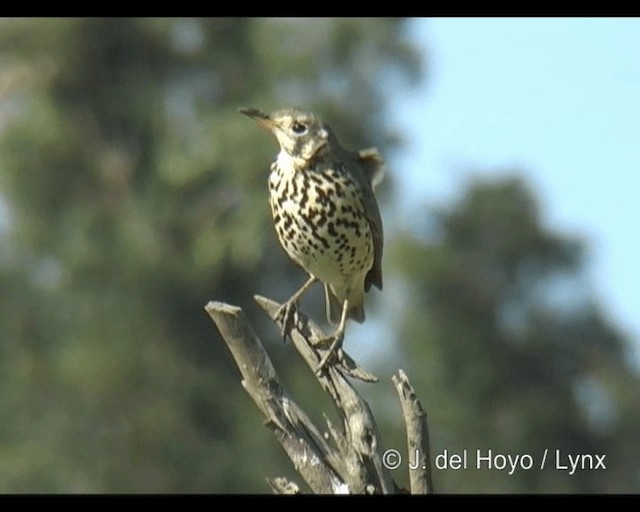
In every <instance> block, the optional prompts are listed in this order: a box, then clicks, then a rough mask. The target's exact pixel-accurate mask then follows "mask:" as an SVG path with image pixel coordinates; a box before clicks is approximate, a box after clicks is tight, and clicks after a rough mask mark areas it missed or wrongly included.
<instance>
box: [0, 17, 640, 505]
mask: <svg viewBox="0 0 640 512" xmlns="http://www.w3.org/2000/svg"><path fill="white" fill-rule="evenodd" d="M404 23H405V22H404V21H403V20H399V19H382V18H380V19H355V18H351V19H171V18H162V19H101V18H91V19H79V18H78V19H2V20H0V199H1V200H2V201H4V202H5V203H6V205H7V206H6V212H7V217H8V221H7V222H6V223H4V226H5V227H4V228H2V231H0V325H1V326H2V328H1V329H0V417H2V419H3V421H2V423H1V424H0V492H220V493H222V492H236V493H240V492H268V491H269V489H268V487H267V485H266V483H265V482H264V477H265V476H277V475H285V476H289V477H291V478H294V479H295V480H296V481H298V482H300V479H299V477H297V475H296V474H295V472H294V470H293V468H292V467H291V465H290V463H289V461H288V459H286V457H285V456H284V454H283V452H282V450H281V448H280V447H279V445H278V444H277V443H276V441H275V440H274V439H272V437H271V436H270V435H269V433H268V431H267V429H265V428H263V427H262V426H261V424H262V421H263V419H262V418H261V417H260V415H259V413H258V411H257V410H256V408H255V407H254V405H253V404H252V403H251V402H250V400H249V398H248V397H247V396H246V394H245V393H244V391H243V390H242V387H241V386H240V383H239V373H238V372H237V370H236V369H235V367H234V365H233V362H232V360H231V357H230V356H229V354H228V353H227V350H226V348H225V346H224V344H223V342H222V341H221V340H220V338H219V336H218V334H217V332H216V330H215V328H214V326H213V324H212V323H211V321H210V320H209V318H208V317H207V315H206V314H205V313H204V311H203V306H204V305H205V304H206V302H207V301H209V300H223V301H226V302H229V303H232V304H237V305H239V306H241V307H243V309H244V310H245V312H246V313H247V314H248V315H249V317H250V319H251V321H252V323H253V324H254V326H255V327H256V329H257V330H258V332H259V333H260V335H261V337H262V339H263V341H264V342H265V343H266V344H267V346H268V348H269V349H270V350H272V351H273V358H274V360H275V362H276V365H277V367H278V369H279V371H280V373H281V374H282V376H283V378H284V379H285V382H287V383H289V384H291V385H292V386H294V387H295V391H296V393H299V394H300V397H301V399H300V400H301V402H302V403H303V405H304V406H305V407H308V408H310V409H312V410H310V411H309V412H310V414H311V415H312V416H313V417H317V418H320V417H321V415H320V413H321V412H322V411H325V412H329V409H330V406H328V405H327V404H326V402H322V400H323V398H322V397H320V394H321V392H320V390H319V387H318V386H317V384H316V383H315V382H313V381H312V380H311V379H309V375H308V371H307V370H306V369H304V368H302V365H301V364H300V361H299V360H298V358H297V357H296V356H295V355H294V354H293V351H292V350H291V349H290V347H289V346H283V345H282V343H281V341H280V339H279V334H278V332H277V330H276V329H275V328H274V327H273V325H271V324H270V323H269V322H266V321H265V318H264V315H262V314H261V313H260V312H259V311H258V309H257V307H256V306H255V305H254V304H253V301H252V299H251V298H252V296H253V294H255V293H263V294H266V295H269V296H272V297H274V298H277V299H284V298H286V297H287V296H288V295H289V294H290V293H291V292H292V291H293V290H294V289H295V288H296V287H297V286H299V285H300V284H301V283H302V282H303V281H304V279H305V276H304V274H303V273H302V272H301V271H300V272H298V271H297V270H295V268H294V266H293V264H292V263H291V262H289V261H288V259H287V257H286V255H285V254H284V252H283V251H282V250H281V249H280V248H279V247H278V245H277V242H276V239H275V236H274V233H273V228H272V225H271V218H270V214H269V211H268V203H267V191H266V180H267V174H268V165H269V163H270V162H271V160H272V159H273V157H274V155H275V153H276V151H277V149H276V148H277V146H276V143H275V141H271V142H269V141H268V136H267V135H265V133H263V132H261V131H260V130H258V129H257V128H256V127H255V126H254V125H252V124H250V123H249V122H248V120H247V119H245V118H244V117H243V116H241V115H239V114H238V112H237V108H238V107H240V106H255V107H259V108H263V109H266V110H269V109H273V108H278V107H282V106H285V105H300V106H305V107H307V108H310V109H314V110H317V111H318V112H319V113H321V114H322V115H323V117H324V118H325V119H327V120H328V121H330V122H331V124H332V125H333V126H334V128H335V130H336V132H337V133H338V134H339V135H340V137H341V139H342V140H343V141H344V144H345V146H347V147H351V148H359V147H365V146H370V145H372V144H376V145H378V146H380V147H381V149H382V150H383V152H388V151H389V149H390V148H392V147H393V146H394V144H396V143H397V140H398V137H397V134H395V133H390V132H388V131H387V130H386V128H385V126H386V123H385V119H387V118H386V117H385V116H387V115H388V112H387V105H388V100H389V95H390V94H391V93H390V89H389V88H390V84H392V85H393V93H395V94H398V93H401V91H398V89H397V88H398V87H400V86H404V85H406V84H412V83H415V82H416V81H417V80H418V79H419V78H420V76H421V71H422V70H421V66H420V59H419V55H418V54H417V52H416V50H415V49H414V48H413V47H412V46H411V45H410V44H409V43H408V42H407V40H406V39H405V36H404V32H403V31H404ZM389 178H390V179H389V180H388V181H387V182H386V184H385V188H386V190H387V191H386V193H385V192H384V191H383V196H382V200H383V201H385V200H389V199H391V200H393V196H392V194H389V190H391V187H390V185H393V173H390V176H389ZM391 205H393V203H391ZM417 215H420V214H419V213H417ZM424 216H425V218H426V217H429V218H433V219H434V221H433V224H434V225H435V226H436V229H435V231H434V232H432V233H415V232H410V231H408V230H405V229H403V227H402V226H392V225H387V224H385V233H386V234H387V241H386V242H385V247H388V249H387V251H388V252H387V254H388V257H387V261H386V263H385V272H386V276H388V279H390V280H393V279H396V280H400V281H402V282H403V283H404V288H403V289H405V290H406V295H405V296H404V297H403V298H402V308H401V310H400V311H398V312H397V313H398V314H397V315H396V321H395V322H390V323H389V325H390V326H391V327H390V329H391V330H392V331H393V333H394V336H396V337H397V338H398V339H399V340H400V339H401V340H402V342H401V343H400V342H398V343H397V344H395V345H394V346H393V347H392V346H389V347H383V348H381V351H380V352H381V361H382V359H383V358H382V355H383V354H384V353H385V352H388V351H392V350H393V348H394V347H395V348H399V355H398V357H397V358H396V360H394V361H392V360H391V358H389V361H388V362H387V365H386V366H385V365H384V364H383V363H382V362H380V365H381V366H382V367H383V368H384V369H383V371H382V372H381V373H382V374H384V373H385V372H387V373H388V372H391V371H395V369H396V366H395V364H396V363H398V364H399V365H400V366H405V367H406V369H407V370H408V371H409V375H410V377H411V379H412V381H413V382H414V384H415V386H416V388H417V391H418V393H419V396H420V398H421V399H422V400H423V402H424V404H425V406H426V407H427V410H428V412H429V418H430V424H431V428H432V434H433V442H432V444H433V446H432V450H433V452H434V454H435V453H438V452H441V451H442V450H443V449H444V448H448V449H449V450H450V451H452V450H457V449H460V448H462V447H466V448H469V449H476V448H483V449H484V448H493V449H494V450H497V451H503V452H507V453H529V452H532V453H533V454H535V455H537V454H538V453H539V452H540V450H541V449H542V448H550V449H555V448H561V449H565V450H568V451H570V452H571V453H572V454H575V453H582V452H585V453H587V452H589V453H606V454H607V462H608V463H609V464H610V465H608V466H607V471H606V472H593V473H589V472H581V473H579V474H577V475H574V476H572V477H566V478H565V477H564V476H563V475H559V474H558V472H550V471H547V472H537V471H530V472H520V473H516V475H514V476H504V474H500V473H496V472H490V471H484V472H469V471H467V472H457V473H455V472H442V471H441V472H436V474H435V475H434V479H435V482H436V485H437V490H438V491H439V492H451V491H453V492H473V491H479V492H487V491H488V492H500V491H507V492H518V491H527V492H535V491H547V492H552V491H565V492H575V491H627V492H629V491H632V490H634V489H636V490H637V488H638V481H639V480H640V475H639V469H638V463H637V461H638V460H639V459H640V458H639V457H638V445H639V443H638V442H637V441H638V426H639V422H640V418H639V413H638V411H639V410H640V407H638V393H637V390H638V379H637V376H636V375H635V374H633V373H632V372H631V371H630V370H629V369H628V367H627V365H626V363H625V360H624V350H625V347H626V346H627V345H626V341H625V340H624V339H623V338H622V336H621V335H620V334H619V333H618V332H617V331H616V330H615V328H614V327H613V326H611V325H610V324H609V323H608V322H607V320H606V318H604V317H603V316H602V313H601V310H600V309H599V307H598V304H597V302H596V301H595V299H594V298H593V297H590V296H589V295H588V292H585V297H582V298H581V299H580V301H579V303H578V305H577V306H576V305H572V304H570V305H569V306H571V307H565V308H558V307H557V304H556V302H557V301H556V302H554V300H555V299H554V297H553V296H552V295H550V294H549V293H548V291H549V290H551V289H553V283H554V282H555V281H554V280H557V278H558V277H564V278H567V279H574V280H575V279H578V280H579V279H580V274H581V268H582V267H581V265H582V263H583V259H584V244H582V243H581V242H580V241H577V240H573V239H572V238H570V237H566V236H562V235H558V234H554V233H552V232H550V231H548V230H547V229H546V228H545V227H544V226H543V225H542V223H541V215H540V213H539V212H538V207H537V204H536V201H535V199H534V197H533V194H532V193H531V192H530V191H529V190H528V189H527V188H526V187H525V186H524V185H523V184H522V183H521V182H520V181H518V180H507V181H504V182H499V183H494V184H487V183H484V184H483V183H476V184H474V183H472V184H470V185H469V186H468V187H467V190H466V195H465V196H464V197H463V199H462V200H461V201H460V202H459V204H454V205H451V207H450V208H448V209H446V211H439V212H436V213H435V214H434V213H433V212H429V211H428V210H426V209H425V211H424ZM2 225H3V224H1V223H0V226H2ZM394 233H395V234H394ZM385 279H387V277H385ZM385 284H386V283H385ZM576 287H577V288H580V283H579V282H578V283H577V284H575V286H573V288H576ZM385 289H387V286H386V287H385ZM384 300H385V295H384V293H383V294H380V298H379V302H383V301H384ZM565 302H566V301H565ZM315 305H316V306H318V307H317V308H315V309H313V308H311V311H317V312H318V313H319V314H320V315H321V314H322V311H323V310H322V307H321V304H320V303H317V304H315ZM347 336H348V335H347ZM390 345H391V344H390ZM354 356H357V354H354ZM381 388H383V389H381ZM387 388H389V389H391V385H390V384H389V383H387V384H385V383H384V382H383V383H381V384H378V385H377V386H375V387H371V386H369V387H366V388H365V391H366V395H367V398H370V399H371V400H372V401H373V402H375V403H376V405H377V406H378V407H377V408H376V412H378V411H379V420H380V422H381V423H382V424H383V425H384V429H385V430H386V431H387V432H389V433H390V436H389V442H387V444H388V445H389V446H399V444H398V443H400V442H403V441H401V439H402V437H401V429H402V426H401V424H400V422H399V414H398V412H397V410H396V409H394V408H395V407H396V406H397V403H395V400H396V399H395V397H394V396H393V394H389V389H387ZM594 396H595V398H594ZM391 401H393V405H389V404H391V403H392V402H391ZM592 403H596V404H598V403H600V404H605V405H607V407H605V409H604V410H600V409H597V408H595V409H594V408H593V407H591V406H590V404H592ZM394 443H395V444H394ZM634 486H635V487H634Z"/></svg>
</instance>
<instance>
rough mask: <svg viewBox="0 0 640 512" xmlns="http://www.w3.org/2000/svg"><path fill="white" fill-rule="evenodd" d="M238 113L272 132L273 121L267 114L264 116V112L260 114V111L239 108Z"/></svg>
mask: <svg viewBox="0 0 640 512" xmlns="http://www.w3.org/2000/svg"><path fill="white" fill-rule="evenodd" d="M239 111H240V113H242V114H244V115H245V116H248V117H250V118H251V119H253V120H255V121H257V122H258V124H260V125H262V126H264V127H265V128H268V129H269V130H272V129H273V127H274V122H273V119H271V117H269V114H265V113H264V112H262V110H258V109H257V108H241V109H239Z"/></svg>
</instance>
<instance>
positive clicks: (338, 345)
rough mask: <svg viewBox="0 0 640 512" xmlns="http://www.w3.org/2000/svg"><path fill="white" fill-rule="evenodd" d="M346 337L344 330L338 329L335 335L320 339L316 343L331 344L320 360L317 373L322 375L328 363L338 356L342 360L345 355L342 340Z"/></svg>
mask: <svg viewBox="0 0 640 512" xmlns="http://www.w3.org/2000/svg"><path fill="white" fill-rule="evenodd" d="M343 339H344V332H341V331H338V332H336V333H335V334H334V335H333V336H330V337H328V338H325V339H324V340H320V341H319V342H318V343H316V345H329V349H328V350H327V352H326V353H325V355H324V356H323V358H322V359H321V360H320V363H319V364H318V368H317V369H316V375H320V374H321V373H322V372H323V370H324V367H325V366H326V365H327V363H328V362H329V361H330V360H332V359H334V358H336V359H337V361H340V360H341V359H342V357H343V353H342V340H343Z"/></svg>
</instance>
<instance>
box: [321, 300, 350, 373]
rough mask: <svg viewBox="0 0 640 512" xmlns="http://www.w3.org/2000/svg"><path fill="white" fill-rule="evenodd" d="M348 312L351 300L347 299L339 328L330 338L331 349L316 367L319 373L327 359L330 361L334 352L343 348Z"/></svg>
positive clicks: (343, 304) (343, 305)
mask: <svg viewBox="0 0 640 512" xmlns="http://www.w3.org/2000/svg"><path fill="white" fill-rule="evenodd" d="M348 312H349V301H348V300H347V299H345V301H344V302H343V303H342V316H341V317H340V324H339V325H338V328H337V329H336V332H335V333H334V335H333V336H331V337H330V338H329V341H331V346H330V347H329V350H327V353H326V354H325V355H324V357H323V358H322V360H321V361H320V364H319V365H318V368H317V369H316V374H318V375H320V373H322V369H323V368H324V367H325V365H326V364H327V361H329V359H330V358H331V357H332V356H333V354H334V353H335V352H336V351H337V350H340V349H341V348H342V340H343V339H344V329H345V326H346V325H347V313H348Z"/></svg>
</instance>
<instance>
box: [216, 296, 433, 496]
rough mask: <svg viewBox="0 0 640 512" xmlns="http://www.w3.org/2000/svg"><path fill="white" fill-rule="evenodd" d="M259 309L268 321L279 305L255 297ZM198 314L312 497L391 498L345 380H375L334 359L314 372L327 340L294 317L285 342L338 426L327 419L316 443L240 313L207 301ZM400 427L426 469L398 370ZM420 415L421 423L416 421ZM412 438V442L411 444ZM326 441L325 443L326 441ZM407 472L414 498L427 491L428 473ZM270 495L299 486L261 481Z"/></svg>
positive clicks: (373, 439)
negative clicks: (211, 326)
mask: <svg viewBox="0 0 640 512" xmlns="http://www.w3.org/2000/svg"><path fill="white" fill-rule="evenodd" d="M255 298H256V301H257V302H258V304H259V305H260V307H261V308H262V309H263V310H264V311H265V312H266V313H267V314H268V315H269V316H270V317H271V318H272V320H274V321H275V313H276V311H277V310H278V308H279V307H280V304H278V303H277V302H274V301H272V300H270V299H268V298H266V297H261V296H256V297H255ZM205 310H206V311H207V313H208V314H209V315H210V316H211V318H212V319H213V321H214V322H215V324H216V326H217V327H218V330H219V331H220V333H221V335H222V337H223V339H224V341H225V342H226V344H227V346H228V347H229V350H230V351H231V354H232V356H233V358H234V359H235V361H236V364H237V366H238V368H239V369H240V372H241V374H242V385H243V387H244V388H245V390H246V391H247V393H248V394H249V395H250V396H251V398H252V399H253V400H254V402H255V403H256V405H257V406H258V407H259V409H260V410H261V411H262V413H263V414H264V415H265V417H266V418H267V426H268V428H270V430H271V431H272V432H273V433H274V435H275V436H276V438H277V439H278V441H279V442H280V443H281V444H282V446H283V448H284V449H285V451H286V453H287V455H288V456H289V458H290V459H291V461H292V462H293V464H294V467H295V468H296V470H297V471H298V473H300V475H301V476H302V478H303V479H304V480H305V481H306V482H307V484H308V485H309V487H310V488H311V490H312V492H314V493H319V494H329V493H330V494H347V493H349V494H373V493H383V494H390V493H394V492H396V490H397V486H396V485H395V483H394V482H393V480H392V478H391V475H390V472H389V470H388V469H387V468H386V467H385V466H384V464H383V447H382V442H381V436H380V432H379V430H378V427H377V425H376V422H375V419H374V417H373V414H372V413H371V410H370V408H369V405H368V404H367V403H366V402H365V401H364V400H363V399H362V397H361V396H360V395H359V394H358V393H357V392H356V391H355V389H354V388H353V386H352V385H351V384H350V382H349V381H348V380H347V377H351V378H356V379H360V380H363V381H366V382H376V381H377V378H376V377H375V376H373V375H371V374H370V373H368V372H366V371H365V370H363V369H362V368H360V367H358V365H357V364H356V363H355V362H354V361H353V359H352V358H350V357H349V356H348V355H347V354H346V353H344V352H341V354H340V358H339V360H338V361H336V362H335V364H333V365H331V364H330V365H328V367H327V368H326V369H325V371H323V372H322V373H321V374H319V375H317V374H316V373H315V370H316V368H317V366H318V363H319V362H320V360H321V359H322V357H323V356H324V353H325V351H326V348H322V347H321V346H319V345H317V342H318V341H319V340H322V339H324V338H326V335H325V334H324V333H323V332H322V331H321V330H320V328H319V327H318V326H317V325H316V324H315V323H314V322H312V321H310V320H309V319H308V318H307V316H306V315H304V314H303V313H302V312H300V311H296V314H295V325H294V328H293V329H292V332H291V339H292V341H293V345H294V346H295V348H296V350H297V351H298V353H299V354H300V355H301V356H302V359H303V360H304V361H305V363H306V364H307V365H308V366H309V367H310V368H311V370H312V374H313V375H314V376H315V378H316V379H317V380H318V382H319V383H320V385H321V386H322V388H323V389H324V390H325V391H326V392H327V393H328V395H329V396H330V397H331V399H332V401H333V402H334V405H335V408H336V411H337V412H338V415H339V417H340V420H341V422H342V425H340V428H335V427H334V426H333V425H332V424H331V423H330V422H329V421H328V420H327V425H326V429H327V432H328V434H327V435H326V436H323V435H322V434H321V433H320V430H319V429H318V428H317V427H316V426H315V425H314V424H313V423H312V422H311V420H310V419H309V417H308V416H307V415H306V413H305V412H304V411H303V410H302V409H301V408H300V407H299V406H298V405H297V404H296V402H295V401H294V400H293V398H292V397H291V396H290V395H289V393H287V391H286V390H285V389H284V388H283V386H282V384H281V381H280V379H279V377H278V375H277V372H276V370H275V368H274V367H273V364H272V363H271V360H270V359H269V356H268V355H267V352H266V351H265V349H264V346H263V345H262V342H261V341H260V339H259V338H258V336H257V335H256V333H255V332H254V330H253V328H252V327H251V325H250V324H249V322H248V320H247V318H246V316H245V315H244V313H243V312H242V310H241V309H240V308H238V307H235V306H230V305H228V304H224V303H221V302H210V303H209V304H207V305H206V307H205ZM394 383H395V384H396V388H397V389H398V393H399V395H400V399H401V402H402V404H403V413H404V417H405V421H406V423H407V435H408V436H410V437H409V439H408V445H409V447H410V450H411V449H412V447H414V446H415V447H418V448H416V449H420V450H422V451H421V452H420V453H422V454H423V456H424V457H425V458H426V459H425V460H426V461H427V462H428V459H429V453H428V433H427V432H426V416H425V415H424V411H423V410H422V407H421V406H420V403H419V402H418V401H417V399H416V398H415V393H413V390H412V388H411V386H410V384H409V382H408V379H407V378H406V375H404V373H403V372H402V371H401V372H400V377H395V376H394ZM421 414H422V416H421ZM412 436H413V437H415V438H413V437H412ZM328 438H330V439H331V442H328ZM425 467H426V468H427V469H425V470H423V471H422V472H415V473H416V474H415V476H414V475H413V473H414V472H412V473H411V489H412V492H414V493H420V492H430V491H431V482H430V466H429V465H428V464H426V466H425ZM267 481H268V483H269V485H270V486H271V487H272V489H273V490H274V492H277V493H287V494H292V493H299V492H300V491H299V487H298V486H297V484H295V483H293V482H289V481H287V480H286V479H282V478H275V479H268V480H267Z"/></svg>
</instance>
